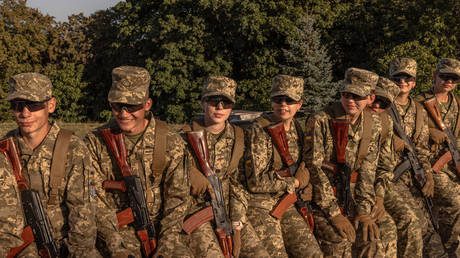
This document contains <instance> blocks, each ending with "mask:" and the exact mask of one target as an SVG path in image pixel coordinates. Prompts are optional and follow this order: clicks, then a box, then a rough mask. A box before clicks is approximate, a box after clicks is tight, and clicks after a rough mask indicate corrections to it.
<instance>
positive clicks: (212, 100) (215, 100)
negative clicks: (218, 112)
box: [204, 96, 233, 109]
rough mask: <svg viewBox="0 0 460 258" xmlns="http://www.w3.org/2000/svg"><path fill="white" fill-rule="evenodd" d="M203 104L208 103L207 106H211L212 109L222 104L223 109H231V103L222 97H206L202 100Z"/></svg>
mask: <svg viewBox="0 0 460 258" xmlns="http://www.w3.org/2000/svg"><path fill="white" fill-rule="evenodd" d="M204 102H206V103H208V105H210V106H213V107H217V106H219V104H222V107H223V108H224V109H229V108H233V102H232V101H231V100H229V99H227V98H226V97H222V96H210V97H206V98H205V99H204Z"/></svg>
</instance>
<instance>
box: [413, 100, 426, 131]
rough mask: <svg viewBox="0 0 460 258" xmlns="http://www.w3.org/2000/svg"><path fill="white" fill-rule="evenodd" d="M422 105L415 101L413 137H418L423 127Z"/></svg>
mask: <svg viewBox="0 0 460 258" xmlns="http://www.w3.org/2000/svg"><path fill="white" fill-rule="evenodd" d="M423 109H424V108H423V106H422V105H421V104H420V102H417V101H415V113H416V114H415V132H414V137H413V139H418V137H419V136H420V134H421V133H422V128H423V123H424V121H423Z"/></svg>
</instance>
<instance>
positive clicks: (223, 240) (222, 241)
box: [216, 228, 233, 258]
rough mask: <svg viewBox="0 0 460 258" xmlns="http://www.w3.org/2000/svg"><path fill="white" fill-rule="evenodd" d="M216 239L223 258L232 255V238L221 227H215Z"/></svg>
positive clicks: (230, 257)
mask: <svg viewBox="0 0 460 258" xmlns="http://www.w3.org/2000/svg"><path fill="white" fill-rule="evenodd" d="M216 235H217V239H218V240H219V245H220V248H221V249H222V253H223V255H224V257H225V258H232V255H233V253H232V252H233V240H232V236H230V235H228V234H227V233H226V232H225V230H224V229H223V228H217V229H216Z"/></svg>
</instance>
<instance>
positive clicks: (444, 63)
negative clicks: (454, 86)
mask: <svg viewBox="0 0 460 258" xmlns="http://www.w3.org/2000/svg"><path fill="white" fill-rule="evenodd" d="M436 71H437V72H439V73H451V74H455V75H457V76H460V61H458V60H457V59H453V58H442V59H440V60H439V62H438V64H437V65H436Z"/></svg>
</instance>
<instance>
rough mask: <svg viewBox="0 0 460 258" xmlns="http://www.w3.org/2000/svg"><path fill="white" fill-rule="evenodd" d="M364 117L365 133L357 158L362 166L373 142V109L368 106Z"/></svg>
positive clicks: (357, 162) (358, 163)
mask: <svg viewBox="0 0 460 258" xmlns="http://www.w3.org/2000/svg"><path fill="white" fill-rule="evenodd" d="M363 119H364V121H363V134H362V137H361V141H360V143H359V147H358V159H357V160H356V164H357V165H358V166H361V163H362V162H363V160H364V159H365V158H366V156H367V153H368V151H369V145H370V143H371V137H372V125H373V120H372V111H370V110H369V109H368V108H366V109H364V111H363Z"/></svg>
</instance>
